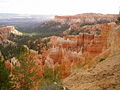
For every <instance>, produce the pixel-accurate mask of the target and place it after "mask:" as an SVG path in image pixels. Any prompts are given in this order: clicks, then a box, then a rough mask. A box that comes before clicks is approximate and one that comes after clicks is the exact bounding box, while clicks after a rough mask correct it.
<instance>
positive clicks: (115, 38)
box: [108, 25, 120, 55]
mask: <svg viewBox="0 0 120 90" xmlns="http://www.w3.org/2000/svg"><path fill="white" fill-rule="evenodd" d="M108 47H109V48H110V53H111V55H115V54H118V53H120V25H118V26H116V27H115V28H113V29H112V30H111V31H110V33H109V37H108Z"/></svg>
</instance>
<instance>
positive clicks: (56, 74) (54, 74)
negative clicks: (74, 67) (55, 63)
mask: <svg viewBox="0 0 120 90" xmlns="http://www.w3.org/2000/svg"><path fill="white" fill-rule="evenodd" d="M40 90H63V86H62V83H61V81H60V69H59V67H57V68H56V69H55V70H54V71H53V69H51V68H49V67H46V68H45V72H44V80H43V81H42V82H41V85H40Z"/></svg>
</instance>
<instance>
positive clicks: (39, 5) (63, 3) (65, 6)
mask: <svg viewBox="0 0 120 90" xmlns="http://www.w3.org/2000/svg"><path fill="white" fill-rule="evenodd" d="M119 9H120V0H0V13H18V14H44V15H74V14H80V13H102V14H118V12H119Z"/></svg>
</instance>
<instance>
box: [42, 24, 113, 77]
mask: <svg viewBox="0 0 120 90" xmlns="http://www.w3.org/2000/svg"><path fill="white" fill-rule="evenodd" d="M114 25H115V24H103V25H101V33H100V35H96V34H95V33H92V34H91V33H90V34H88V33H80V34H79V35H67V36H64V37H57V36H52V37H50V42H49V46H50V47H51V48H49V49H48V50H46V51H45V52H43V53H42V56H43V57H44V63H45V64H46V65H47V66H49V67H52V68H53V69H54V68H55V67H56V66H59V67H60V69H61V72H62V76H61V77H62V78H65V77H67V76H68V75H70V73H71V72H72V70H73V68H74V67H76V66H77V65H78V64H80V65H81V66H89V65H92V64H95V63H96V62H97V61H96V59H95V58H97V56H99V55H100V54H101V53H103V52H105V51H106V50H107V49H108V47H107V37H108V34H109V31H110V29H111V28H112V27H113V26H114ZM91 31H92V32H94V30H92V29H91ZM92 59H95V60H94V61H93V60H92Z"/></svg>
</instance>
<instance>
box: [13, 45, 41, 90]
mask: <svg viewBox="0 0 120 90" xmlns="http://www.w3.org/2000/svg"><path fill="white" fill-rule="evenodd" d="M17 59H18V60H19V62H20V66H15V70H14V71H13V74H14V76H15V79H16V80H17V81H16V83H17V84H18V87H19V88H18V89H20V90H30V88H32V87H35V85H37V83H38V82H39V81H40V76H39V75H38V73H39V68H38V67H37V65H36V64H35V61H34V60H33V57H31V56H30V53H29V50H27V48H25V47H22V48H21V53H20V55H19V56H18V57H17Z"/></svg>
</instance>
